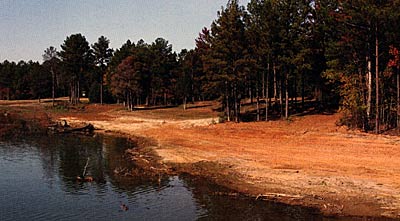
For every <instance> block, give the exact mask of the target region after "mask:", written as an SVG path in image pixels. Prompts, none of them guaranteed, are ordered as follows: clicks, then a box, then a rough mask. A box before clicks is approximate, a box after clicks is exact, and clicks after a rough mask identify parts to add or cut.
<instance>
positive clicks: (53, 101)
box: [50, 67, 56, 107]
mask: <svg viewBox="0 0 400 221" xmlns="http://www.w3.org/2000/svg"><path fill="white" fill-rule="evenodd" d="M50 71H51V76H52V78H53V79H52V80H53V82H52V105H53V107H54V103H55V97H56V92H55V84H56V76H55V73H54V70H53V67H51V70H50Z"/></svg>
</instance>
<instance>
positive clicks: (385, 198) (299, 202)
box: [10, 107, 400, 219]
mask: <svg viewBox="0 0 400 221" xmlns="http://www.w3.org/2000/svg"><path fill="white" fill-rule="evenodd" d="M29 108H30V107H29ZM103 108H106V107H103ZM11 109H12V110H15V107H12V108H11ZM11 109H10V110H11ZM17 109H18V108H17ZM106 109H107V110H105V111H104V110H103V111H101V112H96V113H93V114H88V115H86V113H85V112H77V113H70V112H68V113H61V114H60V113H53V112H48V111H47V110H45V109H43V108H40V107H39V108H38V109H37V110H36V111H35V112H36V115H40V114H38V113H40V112H42V113H46V114H48V115H49V117H50V119H51V120H53V121H55V122H57V121H60V120H67V122H68V123H70V124H71V125H74V124H82V123H91V124H93V125H94V126H95V127H96V128H99V129H102V130H101V131H96V132H100V133H105V134H112V133H117V134H118V135H119V136H121V135H122V136H125V137H128V138H131V137H140V139H139V141H138V144H139V146H141V148H139V149H140V151H144V153H145V155H144V154H143V152H141V153H140V154H135V153H129V154H130V156H131V157H136V159H137V158H143V156H145V159H146V161H152V162H151V163H150V164H148V165H149V168H150V169H156V170H169V171H168V172H174V173H178V174H179V173H188V174H191V175H195V176H201V177H205V178H207V179H210V180H212V181H213V182H215V183H216V184H218V185H222V186H225V187H227V188H229V189H232V190H233V191H237V192H239V193H243V194H245V195H247V196H250V197H253V198H255V199H257V200H269V201H274V202H280V203H285V204H289V205H295V206H304V207H311V208H316V209H318V210H320V211H321V213H322V214H324V215H327V216H339V217H340V216H351V217H352V216H354V217H376V218H379V217H387V218H394V219H396V218H397V219H398V218H400V185H399V184H400V182H399V180H400V179H399V175H400V174H398V173H397V171H395V170H394V171H392V169H387V170H386V171H383V172H382V171H380V170H382V168H383V167H384V166H385V165H380V164H381V163H382V162H381V161H377V162H376V163H374V164H373V165H367V164H366V165H365V166H364V168H362V167H361V166H359V165H358V164H357V165H352V164H351V162H346V161H344V160H346V158H345V156H341V155H340V154H339V155H338V154H337V153H336V152H335V151H331V150H330V149H329V148H328V149H323V150H314V151H315V152H318V153H316V154H315V157H321V156H320V155H322V158H321V159H319V158H318V159H314V158H313V157H314V156H313V153H310V150H311V149H313V148H316V147H318V148H321V146H319V144H318V145H317V146H315V147H312V146H313V142H314V141H313V140H314V139H317V140H318V142H320V141H321V139H322V141H323V142H324V145H328V146H331V147H332V148H333V149H334V148H338V149H339V150H338V151H339V152H340V151H344V152H343V153H342V154H355V155H354V156H358V155H359V153H361V154H360V156H359V158H363V157H365V156H368V154H370V153H368V151H369V149H363V148H364V147H363V145H371V147H372V146H374V145H376V148H377V149H378V150H379V151H382V152H383V155H386V154H388V153H392V152H396V153H397V150H400V148H399V146H400V140H399V139H398V138H397V137H394V138H390V137H387V136H382V135H370V134H363V133H359V132H351V131H347V130H344V129H343V128H338V127H331V126H326V127H327V128H324V127H325V126H324V125H322V126H321V125H319V126H310V125H308V127H307V128H306V129H304V128H301V130H300V131H299V128H291V127H294V126H293V125H295V124H297V123H299V124H302V125H303V124H305V125H307V123H309V122H307V120H308V119H307V117H305V118H300V119H297V118H295V119H294V122H293V123H290V124H289V123H285V122H280V121H278V122H267V123H265V122H260V123H241V124H234V123H226V124H217V125H216V124H214V123H215V121H214V118H202V119H196V120H193V119H189V120H188V119H184V120H174V119H167V120H162V119H157V118H154V117H149V118H147V119H146V118H145V117H143V116H142V115H146V114H144V113H143V112H142V113H139V114H137V113H129V112H124V111H123V110H118V108H116V107H111V108H109V107H107V108H106ZM96 110H97V109H96ZM87 112H90V111H87ZM28 117H29V116H28ZM318 117H320V118H321V122H323V121H322V120H326V121H327V122H325V123H326V124H330V123H332V119H331V118H332V116H318ZM39 118H40V117H39ZM205 119H206V120H205ZM313 120H315V119H313ZM328 120H329V122H328ZM285 124H288V125H287V128H286V125H285ZM242 130H243V131H246V132H248V131H250V132H252V133H250V134H249V135H248V137H247V138H246V139H239V138H240V135H241V134H237V131H242ZM252 134H256V135H259V134H262V135H263V136H264V137H265V140H267V141H269V142H272V144H269V142H266V143H262V142H260V141H258V140H257V139H258V136H255V135H254V137H253V136H251V135H252ZM189 135H190V136H189ZM316 136H318V138H316ZM228 139H229V140H228ZM293 139H294V140H293ZM296 139H297V140H296ZM341 140H345V141H347V140H349V141H352V142H353V143H351V144H349V145H348V146H349V147H351V148H354V149H355V150H348V149H350V148H348V147H346V146H345V147H343V149H340V148H341V145H342V143H340V142H341ZM255 141H258V142H255ZM146 142H147V143H146ZM270 145H271V146H273V147H271V149H269V146H270ZM304 145H307V146H304ZM275 147H281V148H283V149H285V152H283V153H282V154H279V156H277V155H275V156H272V155H274V154H276V153H274V152H271V151H274V148H275ZM301 147H303V148H301ZM310 148H311V149H310ZM386 149H388V150H390V151H389V152H388V153H386V152H385V151H386ZM367 150H368V151H367ZM260 151H261V152H260ZM319 151H321V153H319ZM347 151H350V152H349V153H347ZM362 151H365V152H367V153H363V152H362ZM325 152H327V153H325ZM330 152H331V153H330ZM288 153H290V154H292V155H293V156H290V155H288ZM268 154H269V155H268ZM304 154H306V155H307V154H309V155H311V156H310V158H312V159H311V160H310V161H311V162H302V160H304V159H308V158H303V159H297V157H300V156H303V155H304ZM325 154H328V156H329V154H332V158H333V159H329V158H328V159H325V158H326V156H325ZM255 156H256V159H253V158H254V157H255ZM279 157H282V158H284V159H280V158H279ZM323 157H325V158H323ZM370 157H371V158H372V157H374V156H370ZM397 157H398V154H395V155H392V156H390V157H389V158H390V160H392V161H393V162H394V163H397V162H398V161H396V159H399V158H397ZM355 160H356V159H355ZM313 161H316V162H313ZM327 161H328V163H326V162H327ZM329 162H340V163H341V164H344V165H335V164H332V165H329ZM145 163H146V162H145ZM325 163H326V164H327V165H324V164H325ZM156 164H157V165H156ZM309 164H310V165H309ZM347 164H348V165H347ZM157 166H160V168H157ZM354 166H358V167H359V168H357V167H355V168H353V167H354ZM372 166H376V168H373V167H372ZM394 166H396V165H394ZM354 170H356V171H354ZM349 171H350V172H349ZM391 178H394V179H391Z"/></svg>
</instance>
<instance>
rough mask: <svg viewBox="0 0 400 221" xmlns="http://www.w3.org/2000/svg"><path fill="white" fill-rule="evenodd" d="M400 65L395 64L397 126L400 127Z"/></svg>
mask: <svg viewBox="0 0 400 221" xmlns="http://www.w3.org/2000/svg"><path fill="white" fill-rule="evenodd" d="M399 69H400V65H398V66H397V116H396V118H397V125H396V126H397V127H400V73H399V71H400V70H399Z"/></svg>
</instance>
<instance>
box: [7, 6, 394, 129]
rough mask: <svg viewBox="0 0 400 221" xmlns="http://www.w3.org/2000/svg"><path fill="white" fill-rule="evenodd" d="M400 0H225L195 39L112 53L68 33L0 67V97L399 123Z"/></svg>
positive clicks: (365, 125)
mask: <svg viewBox="0 0 400 221" xmlns="http://www.w3.org/2000/svg"><path fill="white" fill-rule="evenodd" d="M399 7H400V1H398V0H393V1H389V0H387V1H384V0H381V1H371V0H368V1H361V0H358V1H346V0H344V1H337V0H336V1H334V0H310V1H295V0H251V1H250V3H249V4H248V5H247V6H246V7H245V6H241V5H240V4H239V2H238V1H237V0H230V1H229V2H228V3H227V5H226V6H224V7H222V8H221V10H220V11H219V12H218V13H217V18H216V19H215V21H213V22H212V24H211V25H210V27H205V28H203V29H202V30H199V31H200V33H199V36H198V37H197V38H196V39H195V43H196V46H195V48H194V49H191V50H186V49H184V50H182V51H181V52H179V54H177V53H176V52H174V51H173V48H172V45H171V44H170V43H169V42H168V41H167V40H166V39H163V38H157V39H155V41H154V42H152V43H146V42H144V41H143V40H139V41H138V42H137V43H134V42H131V41H130V40H128V41H127V42H126V43H125V44H123V45H122V46H121V47H120V48H118V49H116V50H115V51H114V50H113V49H111V48H109V43H110V40H109V39H107V38H106V37H104V36H101V37H100V38H99V39H98V41H97V42H95V43H94V44H93V45H90V44H89V42H88V41H87V40H86V38H85V37H84V36H83V35H82V34H73V35H71V36H68V37H67V38H66V39H65V41H64V42H63V43H62V45H61V46H60V51H57V49H56V48H55V47H52V46H51V47H49V48H47V49H46V50H45V51H44V55H43V63H42V64H40V63H38V62H32V61H29V62H24V61H20V62H18V63H15V62H9V61H3V62H2V63H0V96H1V97H0V99H40V98H44V97H53V98H54V97H59V96H69V97H70V102H71V104H77V103H79V99H80V97H81V96H83V94H84V96H88V97H89V99H90V101H91V102H98V103H103V102H106V103H113V102H118V103H121V104H124V105H125V106H126V107H127V108H128V109H129V110H135V106H143V105H146V106H166V105H181V104H182V105H183V108H185V109H186V107H187V104H188V103H190V102H195V101H199V100H218V101H219V102H220V111H221V113H223V116H221V117H222V118H224V119H225V120H227V121H236V122H239V121H243V120H254V121H260V120H269V119H276V118H284V119H289V117H290V115H293V114H302V113H306V112H307V111H324V110H331V109H337V108H339V109H340V110H341V111H343V113H344V118H343V120H342V123H343V124H346V125H348V126H351V127H355V128H360V129H363V130H365V131H375V132H376V133H379V132H381V131H383V130H388V129H391V128H396V127H399V126H400V90H399V88H400V73H399V69H400V58H399V47H400V38H399V31H400V23H399V22H400V11H399V10H398V8H399Z"/></svg>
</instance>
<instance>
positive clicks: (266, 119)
mask: <svg viewBox="0 0 400 221" xmlns="http://www.w3.org/2000/svg"><path fill="white" fill-rule="evenodd" d="M266 85H267V88H266V91H265V121H268V106H269V103H268V99H269V68H268V71H267V82H266Z"/></svg>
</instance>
